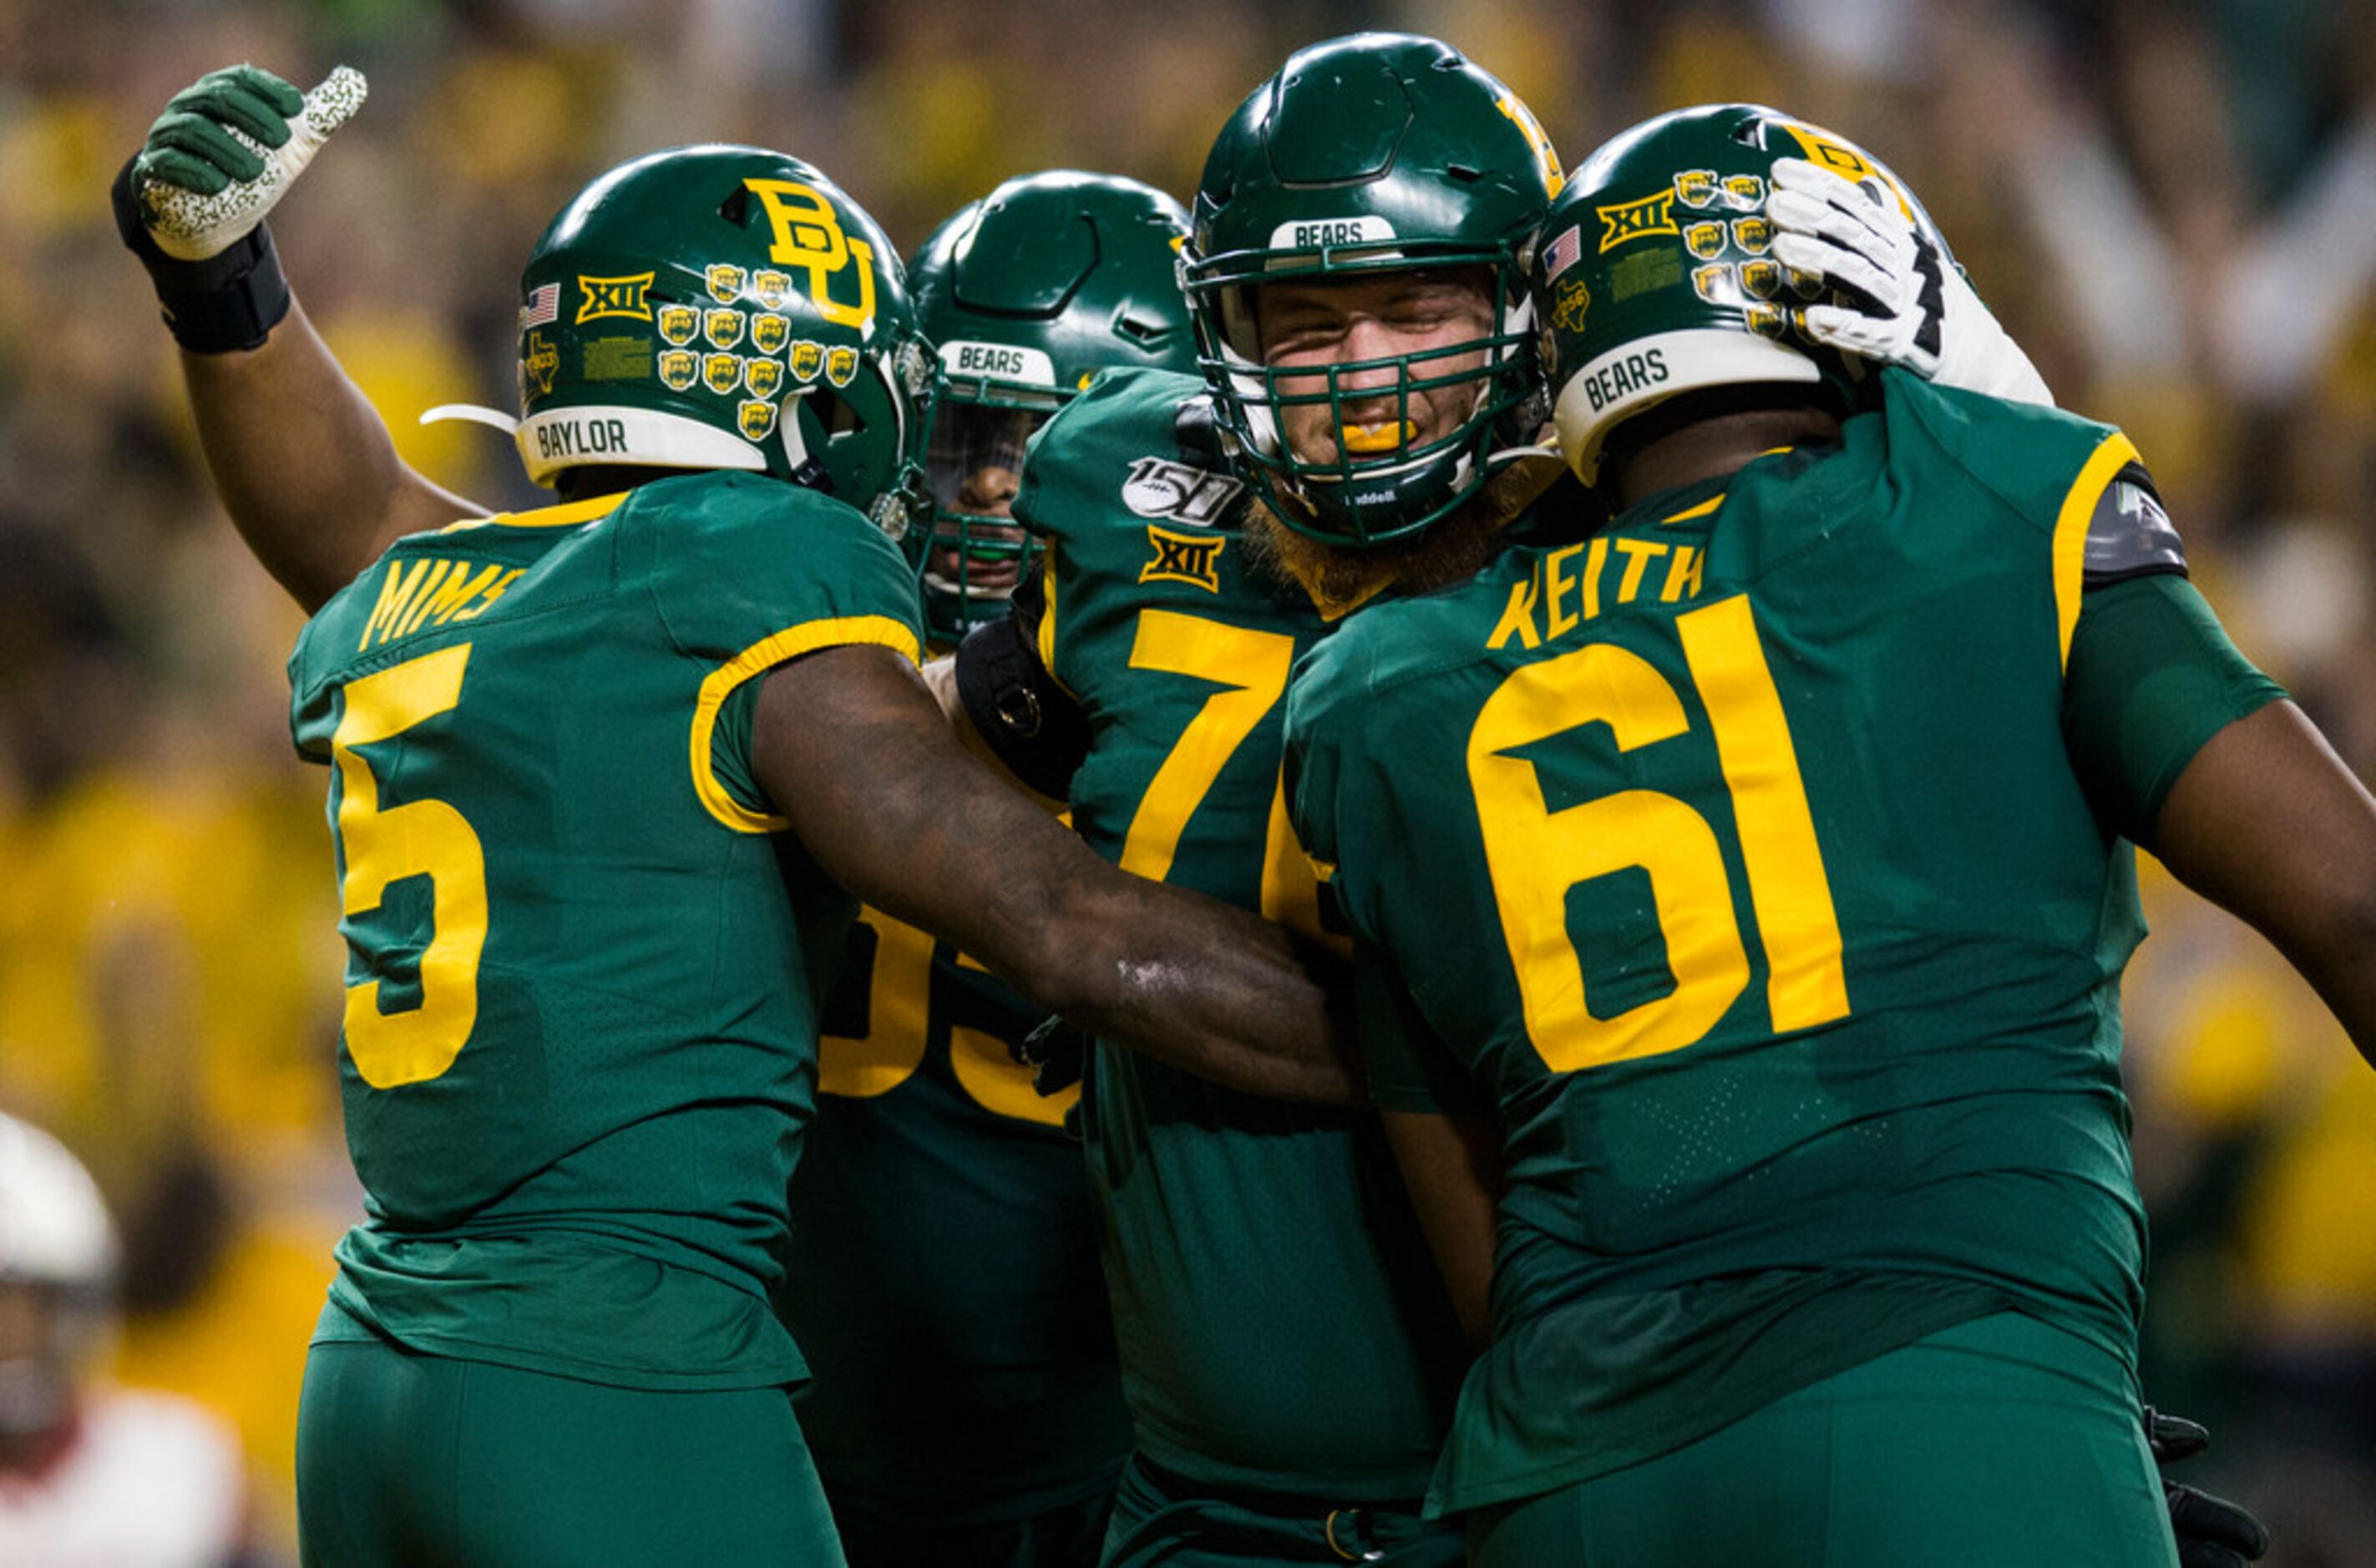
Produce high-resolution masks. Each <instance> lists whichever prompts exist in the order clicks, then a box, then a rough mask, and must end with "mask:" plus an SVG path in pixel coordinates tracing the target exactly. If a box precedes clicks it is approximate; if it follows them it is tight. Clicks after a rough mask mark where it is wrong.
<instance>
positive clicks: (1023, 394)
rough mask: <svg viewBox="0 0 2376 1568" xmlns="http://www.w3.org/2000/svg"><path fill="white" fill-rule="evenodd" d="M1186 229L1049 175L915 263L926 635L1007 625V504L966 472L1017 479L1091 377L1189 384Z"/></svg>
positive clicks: (1153, 197)
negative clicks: (932, 391)
mask: <svg viewBox="0 0 2376 1568" xmlns="http://www.w3.org/2000/svg"><path fill="white" fill-rule="evenodd" d="M1187 232H1188V214H1187V211H1186V210H1185V209H1184V208H1182V207H1181V205H1180V204H1179V203H1178V202H1177V201H1175V200H1173V199H1172V198H1171V197H1170V196H1166V195H1164V194H1163V193H1162V192H1161V191H1158V190H1157V189H1155V188H1154V187H1153V186H1151V185H1143V184H1139V183H1138V182H1137V181H1135V180H1124V179H1120V178H1117V177H1115V176H1112V175H1107V174H1085V173H1081V172H1076V171H1073V170H1056V171H1052V172H1047V173H1041V174H1028V175H1024V176H1021V177H1019V178H1016V179H1013V180H1009V181H1007V182H1006V183H1005V184H1003V185H1000V186H999V187H998V188H997V189H996V190H994V191H992V192H991V193H990V195H988V196H984V197H982V198H981V199H980V201H976V202H970V203H968V204H967V205H966V206H965V207H964V208H960V209H959V210H958V211H957V213H956V216H955V217H953V218H951V219H950V220H948V221H947V222H945V223H944V224H942V225H941V226H940V227H939V228H938V229H937V230H935V231H933V235H932V237H931V238H930V239H928V240H926V241H925V242H924V245H923V248H922V249H921V250H920V251H918V252H917V253H916V256H915V260H914V262H913V264H912V265H911V267H910V268H909V281H910V283H911V284H912V286H913V290H914V294H915V301H916V311H917V315H918V318H919V320H920V321H921V324H922V327H923V331H924V334H925V336H926V337H928V338H930V339H932V340H933V344H934V345H935V346H936V347H937V349H938V350H939V356H940V360H939V362H940V387H939V392H938V394H937V398H936V401H935V413H934V418H933V435H932V443H931V446H930V453H929V457H928V459H927V462H926V474H927V478H928V479H929V481H930V483H931V486H932V491H933V533H932V538H931V540H930V542H929V543H928V544H927V546H926V548H925V552H924V613H925V620H926V622H927V624H928V625H929V626H930V628H931V630H932V632H933V636H935V637H937V638H939V639H941V640H944V641H955V640H956V638H958V637H961V636H964V635H965V633H966V632H967V631H968V629H969V628H970V627H971V626H973V625H975V624H979V623H980V622H982V621H987V620H994V619H996V618H997V617H998V616H1000V615H1002V614H1004V613H1005V611H1006V600H1007V596H1008V595H1009V594H1010V593H1011V592H1012V591H1013V590H1014V588H1015V584H1016V582H1017V581H1018V580H1019V579H1020V577H1021V575H1022V572H1023V569H1024V567H1025V566H1026V565H1027V564H1028V560H1029V556H1030V552H1031V550H1032V545H1031V543H1030V540H1028V538H1027V536H1025V535H1024V533H1023V532H1022V530H1021V529H1017V528H1016V526H1015V523H1014V521H1013V519H1012V518H1011V517H1007V516H1006V515H1005V514H1004V503H1005V502H1006V501H1007V500H1008V499H1009V498H1010V495H1009V494H1005V493H989V492H986V491H984V490H982V489H981V488H980V476H983V475H988V474H997V473H1005V474H1019V473H1020V472H1021V471H1022V468H1023V447H1024V443H1025V442H1026V441H1028V439H1029V438H1030V435H1031V433H1032V432H1033V431H1034V430H1036V429H1038V428H1039V426H1040V424H1041V423H1043V422H1045V421H1046V420H1047V418H1048V416H1049V415H1050V414H1051V413H1052V412H1054V411H1055V410H1056V409H1057V407H1058V406H1059V405H1061V404H1062V403H1063V401H1064V400H1065V399H1066V398H1071V397H1072V396H1074V395H1075V393H1077V392H1079V391H1080V390H1081V389H1082V388H1083V387H1085V386H1087V385H1088V384H1089V382H1090V381H1091V380H1092V379H1093V378H1094V377H1095V376H1096V375H1097V374H1098V373H1099V371H1103V370H1111V369H1115V368H1117V367H1123V366H1131V365H1143V366H1148V367H1151V368H1155V369H1159V370H1171V371H1180V372H1183V373H1187V374H1194V371H1195V368H1196V356H1195V349H1194V339H1193V338H1192V336H1191V334H1190V330H1189V327H1188V312H1187V307H1186V305H1185V304H1184V303H1182V300H1181V298H1180V283H1179V279H1178V276H1177V273H1176V270H1175V264H1176V261H1177V253H1178V251H1179V248H1180V244H1181V241H1182V237H1183V236H1184V235H1186V233H1187ZM968 481H973V482H972V484H971V485H969V483H968ZM993 488H994V487H993ZM992 507H997V508H1000V510H997V511H992V510H991V509H990V508H992Z"/></svg>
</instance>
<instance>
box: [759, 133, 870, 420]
mask: <svg viewBox="0 0 2376 1568" xmlns="http://www.w3.org/2000/svg"><path fill="white" fill-rule="evenodd" d="M743 187H744V188H745V189H747V190H748V191H749V192H750V193H751V194H752V195H753V196H757V197H758V198H759V205H760V206H761V207H763V208H766V212H767V221H768V223H769V224H770V225H772V226H773V227H774V229H775V232H776V243H775V244H773V245H771V246H769V247H768V249H767V259H768V260H770V261H774V262H778V263H780V264H781V265H783V266H785V267H797V268H801V269H802V270H805V271H806V272H807V273H808V275H809V290H808V292H809V301H810V303H813V304H814V305H815V306H816V310H817V314H818V315H822V316H824V317H825V318H826V320H827V321H830V322H832V323H834V324H835V325H836V326H838V327H851V328H853V329H855V330H858V331H861V332H862V331H864V330H865V329H866V327H868V326H869V325H870V324H872V323H873V320H874V247H873V245H870V244H867V243H866V242H865V241H864V240H853V239H851V238H850V237H849V235H848V234H846V233H844V232H842V227H841V215H840V214H839V213H838V212H836V211H835V210H834V209H833V203H831V202H829V201H827V200H826V198H825V195H824V193H823V192H821V191H819V190H817V189H816V188H815V187H814V186H813V185H803V184H800V183H798V182H797V181H793V180H755V179H754V180H745V181H743ZM852 261H855V262H856V263H857V264H858V289H857V293H858V299H857V302H856V303H843V302H841V301H839V300H837V299H835V298H834V297H833V293H832V282H833V279H834V276H835V275H836V274H837V273H839V272H840V271H842V270H843V269H844V268H845V267H848V266H849V264H850V263H851V262H852ZM857 368H858V367H857V364H856V362H855V361H854V360H853V362H852V363H851V365H850V369H851V371H852V372H853V373H855V371H856V370H857ZM848 383H849V377H848V376H844V377H842V379H841V381H840V382H839V383H838V384H837V385H844V386H846V385H848Z"/></svg>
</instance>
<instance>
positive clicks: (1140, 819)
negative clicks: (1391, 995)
mask: <svg viewBox="0 0 2376 1568" xmlns="http://www.w3.org/2000/svg"><path fill="white" fill-rule="evenodd" d="M1294 666H1295V639H1294V638H1293V637H1291V636H1288V635H1287V634H1286V633H1284V632H1263V631H1256V630H1255V629H1253V627H1250V626H1234V625H1231V624H1229V623H1228V622H1226V621H1208V620H1206V618H1205V617H1203V616H1201V615H1183V614H1181V613H1180V612H1177V611H1171V610H1145V611H1141V612H1139V617H1138V631H1137V633H1136V635H1135V636H1134V637H1133V638H1132V641H1131V649H1130V667H1131V668H1132V669H1134V670H1159V671H1164V672H1166V673H1168V674H1173V675H1188V676H1193V677H1194V679H1196V680H1199V681H1206V682H1210V683H1213V684H1214V685H1217V686H1218V687H1220V688H1221V689H1220V690H1219V691H1217V692H1215V693H1214V694H1213V695H1211V696H1209V697H1206V699H1205V705H1204V707H1201V708H1199V709H1197V711H1196V717H1195V718H1194V719H1190V720H1189V721H1188V728H1187V729H1185V730H1184V731H1181V735H1180V739H1179V740H1178V741H1177V742H1174V743H1173V745H1172V747H1171V754H1170V755H1169V756H1167V757H1165V758H1164V759H1163V766H1160V767H1158V768H1157V769H1156V771H1155V778H1153V779H1152V780H1151V781H1149V783H1148V784H1147V787H1146V795H1145V796H1144V797H1143V798H1142V799H1141V800H1140V801H1139V802H1138V810H1137V811H1136V812H1135V813H1134V814H1132V816H1131V819H1130V830H1129V832H1128V833H1127V834H1125V835H1124V836H1123V847H1122V860H1121V862H1120V863H1121V865H1122V869H1123V870H1124V871H1127V872H1135V873H1137V874H1138V875H1140V876H1144V877H1148V878H1151V879H1152V880H1154V881H1157V882H1160V881H1162V880H1163V879H1164V878H1165V877H1167V876H1169V875H1170V874H1171V861H1172V858H1173V857H1174V856H1175V855H1177V854H1178V853H1179V850H1180V836H1181V834H1182V833H1183V832H1185V831H1186V830H1187V826H1188V819H1189V818H1190V817H1191V816H1194V814H1195V813H1196V808H1197V807H1198V806H1200V805H1202V804H1203V803H1204V802H1205V796H1206V793H1207V792H1209V791H1210V790H1212V788H1213V781H1214V780H1215V779H1216V778H1219V777H1220V776H1221V769H1222V768H1223V767H1225V766H1228V765H1229V761H1230V758H1231V757H1233V756H1235V755H1236V754H1237V753H1238V748H1239V747H1240V746H1242V745H1244V744H1245V742H1246V738H1247V737H1248V736H1250V735H1252V734H1253V732H1254V731H1255V730H1256V729H1258V728H1260V727H1261V724H1262V721H1263V719H1264V718H1265V715H1267V714H1268V713H1269V712H1270V711H1271V709H1273V708H1275V707H1277V706H1278V700H1279V698H1280V697H1282V696H1284V695H1287V677H1288V672H1289V671H1290V670H1292V669H1293V668H1294ZM1319 908H1320V891H1319V885H1318V883H1317V882H1316V881H1315V880H1314V878H1313V874H1312V867H1311V864H1310V863H1309V862H1308V861H1305V860H1304V858H1303V854H1302V851H1301V849H1298V848H1297V847H1296V843H1295V834H1294V830H1293V829H1292V828H1291V827H1289V825H1288V820H1287V803H1286V801H1285V799H1284V798H1283V797H1282V795H1281V794H1280V792H1279V790H1278V788H1277V785H1274V786H1273V788H1272V790H1271V806H1270V820H1269V823H1268V825H1267V826H1266V828H1265V833H1264V845H1263V868H1262V905H1261V912H1262V913H1263V914H1264V915H1265V917H1267V918H1268V919H1271V920H1275V921H1284V922H1285V923H1287V924H1289V925H1292V926H1295V927H1297V928H1298V929H1300V930H1302V931H1304V932H1309V933H1310V934H1312V935H1314V936H1324V937H1326V938H1327V940H1330V941H1331V942H1338V941H1341V939H1340V938H1337V937H1334V936H1329V935H1328V933H1325V932H1322V931H1321V930H1320V920H1319Z"/></svg>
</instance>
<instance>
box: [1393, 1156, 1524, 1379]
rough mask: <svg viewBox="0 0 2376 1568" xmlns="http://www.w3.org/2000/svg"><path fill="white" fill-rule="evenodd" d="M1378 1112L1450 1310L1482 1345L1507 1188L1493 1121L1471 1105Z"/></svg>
mask: <svg viewBox="0 0 2376 1568" xmlns="http://www.w3.org/2000/svg"><path fill="white" fill-rule="evenodd" d="M1378 1119H1379V1121H1380V1122H1382V1123H1384V1126H1385V1130H1386V1143H1387V1145H1388V1146H1390V1147H1392V1148H1393V1149H1394V1151H1395V1163H1396V1165H1399V1166H1400V1167H1402V1172H1403V1185H1404V1186H1406V1187H1408V1189H1409V1190H1410V1198H1411V1208H1412V1210H1413V1211H1414V1212H1415V1213H1417V1214H1418V1216H1419V1224H1420V1230H1422V1231H1424V1232H1425V1233H1426V1236H1427V1244H1428V1247H1429V1249H1430V1250H1431V1251H1432V1252H1433V1253H1435V1266H1436V1268H1437V1270H1438V1272H1440V1273H1441V1274H1443V1284H1444V1289H1446V1290H1447V1291H1448V1292H1449V1293H1450V1294H1451V1297H1452V1310H1453V1311H1454V1312H1455V1313H1458V1314H1459V1317H1460V1326H1461V1327H1462V1328H1463V1329H1464V1330H1466V1331H1467V1335H1468V1338H1469V1342H1470V1343H1471V1344H1474V1345H1476V1346H1479V1347H1480V1348H1481V1347H1483V1346H1484V1345H1485V1344H1486V1343H1487V1342H1488V1341H1489V1340H1491V1338H1492V1336H1493V1313H1492V1298H1493V1220H1494V1209H1495V1206H1496V1205H1497V1204H1498V1203H1499V1202H1500V1200H1501V1194H1502V1151H1501V1145H1500V1140H1499V1139H1498V1138H1497V1137H1496V1136H1495V1134H1494V1131H1493V1126H1492V1123H1491V1122H1490V1121H1488V1120H1487V1119H1486V1118H1485V1117H1484V1116H1483V1115H1481V1114H1479V1113H1477V1112H1474V1111H1462V1112H1458V1113H1448V1112H1444V1111H1384V1110H1382V1111H1379V1112H1378Z"/></svg>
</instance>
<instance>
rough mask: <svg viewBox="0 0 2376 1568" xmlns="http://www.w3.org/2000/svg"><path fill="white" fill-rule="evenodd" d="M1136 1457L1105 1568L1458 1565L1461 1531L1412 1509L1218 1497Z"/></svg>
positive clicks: (1128, 1468) (1120, 1498)
mask: <svg viewBox="0 0 2376 1568" xmlns="http://www.w3.org/2000/svg"><path fill="white" fill-rule="evenodd" d="M1218 1490H1219V1489H1215V1488H1212V1487H1205V1486H1199V1485H1198V1484H1197V1483H1195V1482H1194V1481H1193V1480H1190V1479H1187V1478H1186V1477H1184V1476H1175V1475H1172V1474H1170V1472H1168V1471H1166V1470H1163V1469H1161V1468H1159V1467H1156V1466H1153V1465H1149V1464H1147V1463H1146V1461H1145V1460H1143V1459H1140V1458H1138V1457H1137V1456H1135V1455H1134V1456H1133V1457H1132V1458H1131V1460H1130V1462H1129V1463H1128V1464H1126V1465H1124V1466H1123V1469H1122V1484H1121V1485H1120V1486H1118V1487H1117V1488H1115V1490H1114V1508H1113V1525H1112V1527H1111V1529H1109V1530H1108V1531H1107V1532H1106V1547H1105V1568H1298V1565H1301V1564H1309V1563H1344V1562H1368V1563H1373V1564H1377V1565H1379V1568H1459V1564H1460V1560H1461V1556H1462V1542H1461V1535H1460V1530H1459V1527H1458V1526H1457V1524H1456V1523H1455V1522H1453V1521H1449V1520H1424V1519H1421V1518H1420V1516H1419V1513H1418V1509H1417V1504H1416V1502H1414V1503H1412V1504H1411V1505H1409V1506H1408V1507H1404V1508H1381V1507H1367V1506H1358V1505H1353V1504H1343V1505H1337V1506H1331V1505H1330V1504H1329V1503H1327V1502H1326V1501H1325V1499H1320V1498H1314V1499H1313V1500H1312V1501H1311V1502H1310V1503H1306V1504H1303V1505H1301V1506H1298V1505H1296V1503H1294V1502H1293V1500H1290V1499H1286V1498H1257V1497H1253V1496H1251V1495H1248V1494H1243V1493H1231V1494H1230V1495H1226V1496H1224V1495H1218Z"/></svg>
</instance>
